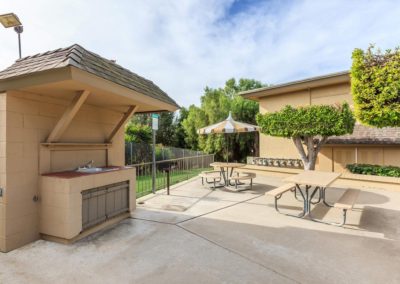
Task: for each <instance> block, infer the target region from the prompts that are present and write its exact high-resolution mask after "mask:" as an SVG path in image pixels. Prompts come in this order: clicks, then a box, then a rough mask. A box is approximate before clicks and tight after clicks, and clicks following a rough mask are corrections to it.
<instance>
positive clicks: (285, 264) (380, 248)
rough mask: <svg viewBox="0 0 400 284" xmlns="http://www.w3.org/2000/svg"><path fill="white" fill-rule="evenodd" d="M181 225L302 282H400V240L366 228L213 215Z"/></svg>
mask: <svg viewBox="0 0 400 284" xmlns="http://www.w3.org/2000/svg"><path fill="white" fill-rule="evenodd" d="M397 214H398V213H397ZM231 217H232V216H231ZM288 218H289V217H288ZM242 221H243V220H242ZM283 225H284V224H283ZM179 226H181V227H183V228H185V229H186V230H188V231H190V232H192V233H195V234H197V235H199V236H201V237H203V238H205V239H207V240H210V241H211V242H213V243H216V244H218V245H220V246H222V247H224V248H227V249H229V250H231V251H233V252H235V253H238V254H240V255H242V256H244V257H246V258H248V259H251V260H252V261H254V262H256V263H259V264H261V265H263V266H264V267H268V268H269V269H272V270H273V271H276V272H278V273H279V274H282V275H286V276H288V277H289V278H290V279H294V280H295V281H298V282H300V283H400V271H399V269H398V263H400V243H399V242H394V241H392V240H387V239H381V238H377V237H374V236H367V235H365V234H364V233H362V232H357V231H353V230H348V229H345V228H337V227H335V228H332V226H328V227H325V226H326V225H323V224H317V225H316V226H318V228H315V229H310V227H308V228H300V227H295V226H283V227H270V226H268V225H265V226H264V225H255V224H247V223H240V222H232V221H225V220H220V219H213V218H209V217H208V216H204V217H201V218H197V219H193V220H190V221H187V222H184V223H182V224H180V225H179ZM322 226H324V227H322ZM325 229H327V231H325Z"/></svg>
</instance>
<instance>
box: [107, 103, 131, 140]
mask: <svg viewBox="0 0 400 284" xmlns="http://www.w3.org/2000/svg"><path fill="white" fill-rule="evenodd" d="M137 109H138V106H130V107H129V109H128V111H127V112H126V113H125V114H124V115H123V116H122V118H121V120H120V121H119V122H118V124H117V125H116V126H115V128H114V129H113V131H112V132H111V134H110V135H109V136H108V138H107V140H106V142H107V143H111V142H112V140H113V139H114V136H115V134H117V132H118V131H119V130H120V129H121V127H123V126H124V125H125V124H126V123H127V122H128V120H129V119H130V118H131V116H132V115H133V114H134V113H135V112H136V111H137Z"/></svg>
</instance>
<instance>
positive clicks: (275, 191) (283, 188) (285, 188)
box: [265, 183, 296, 197]
mask: <svg viewBox="0 0 400 284" xmlns="http://www.w3.org/2000/svg"><path fill="white" fill-rule="evenodd" d="M295 187H296V184H294V183H285V184H284V185H281V186H280V187H277V188H275V189H273V190H270V191H267V192H266V193H265V195H269V196H273V197H277V196H279V195H282V193H285V192H286V191H289V190H293V188H295Z"/></svg>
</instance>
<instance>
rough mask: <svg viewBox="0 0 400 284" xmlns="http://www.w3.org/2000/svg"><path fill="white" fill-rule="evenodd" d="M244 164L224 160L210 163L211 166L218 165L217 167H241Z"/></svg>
mask: <svg viewBox="0 0 400 284" xmlns="http://www.w3.org/2000/svg"><path fill="white" fill-rule="evenodd" d="M245 165H246V164H243V163H226V162H214V163H211V164H210V166H211V167H219V168H241V167H244V166H245Z"/></svg>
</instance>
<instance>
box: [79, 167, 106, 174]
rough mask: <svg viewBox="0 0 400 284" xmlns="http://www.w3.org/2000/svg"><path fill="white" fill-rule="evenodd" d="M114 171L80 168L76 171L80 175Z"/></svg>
mask: <svg viewBox="0 0 400 284" xmlns="http://www.w3.org/2000/svg"><path fill="white" fill-rule="evenodd" d="M112 170H113V169H110V168H78V169H77V170H76V171H77V172H79V173H88V174H91V173H100V172H107V171H112Z"/></svg>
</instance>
